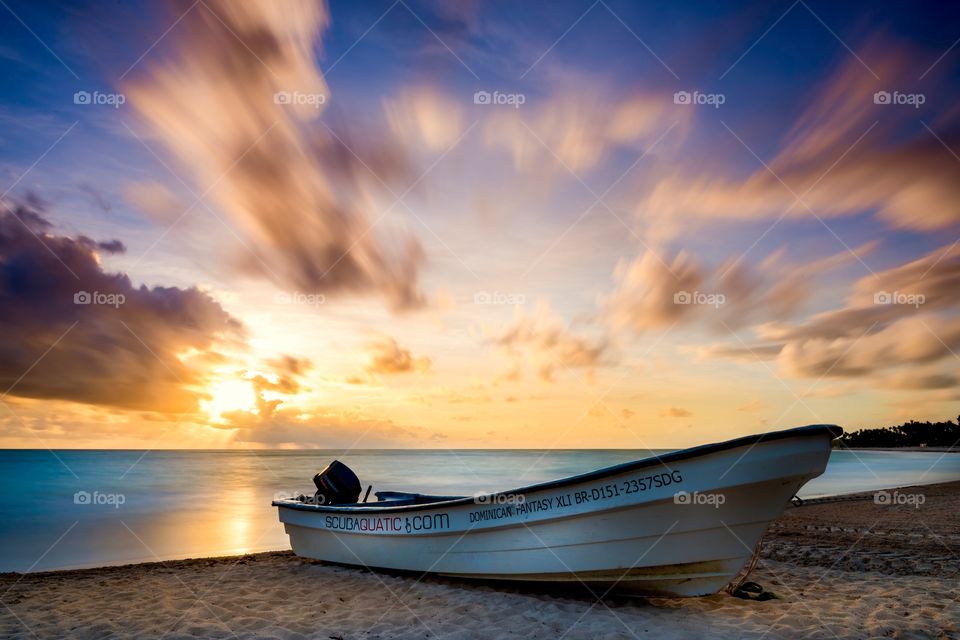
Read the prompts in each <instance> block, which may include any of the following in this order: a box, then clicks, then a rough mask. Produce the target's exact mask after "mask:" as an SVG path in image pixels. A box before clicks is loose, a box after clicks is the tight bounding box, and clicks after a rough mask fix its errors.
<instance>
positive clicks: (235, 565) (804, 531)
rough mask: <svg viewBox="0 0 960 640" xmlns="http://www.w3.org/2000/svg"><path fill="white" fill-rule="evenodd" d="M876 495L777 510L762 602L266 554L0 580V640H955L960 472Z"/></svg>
mask: <svg viewBox="0 0 960 640" xmlns="http://www.w3.org/2000/svg"><path fill="white" fill-rule="evenodd" d="M889 495H890V497H889V499H884V498H882V499H881V501H880V502H881V503H880V504H878V503H877V501H875V499H874V494H873V493H865V494H853V495H850V496H844V497H843V498H841V499H826V500H822V501H812V502H809V503H807V504H805V505H804V506H802V507H799V508H790V509H788V510H787V512H786V513H785V514H784V515H783V516H782V517H781V518H780V519H779V520H777V521H776V522H775V523H774V524H773V525H772V526H771V528H770V531H769V532H768V534H767V536H766V538H765V540H764V544H763V552H762V554H761V559H760V561H759V564H758V566H757V568H756V569H755V570H754V572H753V573H752V574H751V580H753V581H756V582H759V583H760V584H762V585H763V586H764V587H765V588H766V589H767V590H770V591H772V592H773V593H775V594H776V595H777V596H778V598H777V599H773V600H769V601H766V602H756V601H748V600H741V599H738V598H734V597H732V596H730V595H727V594H725V593H722V594H718V595H714V596H710V597H705V598H687V599H668V598H650V599H642V598H630V597H623V596H608V597H606V598H604V599H603V600H602V601H601V600H598V599H597V598H596V597H594V596H593V595H591V594H590V593H589V592H586V591H576V590H573V591H571V590H566V591H548V592H545V591H544V590H542V589H535V588H529V587H517V586H499V585H491V584H475V583H466V582H460V581H454V580H449V579H444V578H436V577H425V578H422V579H418V578H419V576H415V575H409V574H398V573H372V572H370V571H365V570H361V569H354V568H347V567H339V566H329V565H324V564H322V563H319V562H313V561H305V560H302V559H299V558H297V557H295V556H294V555H292V554H291V553H290V552H273V553H262V554H256V555H248V556H239V557H225V558H211V559H198V560H180V561H171V562H165V563H150V564H139V565H129V566H121V567H107V568H99V569H89V570H78V571H61V572H50V573H38V574H26V575H23V574H3V575H2V576H0V590H2V593H3V595H2V597H0V602H2V604H3V607H2V609H0V637H3V638H24V637H37V638H58V637H77V638H110V637H140V638H159V637H164V638H223V637H237V638H330V639H341V638H342V639H343V640H349V639H353V638H357V639H363V638H370V639H378V638H384V639H386V638H418V639H427V638H458V639H460V638H462V639H466V638H491V639H494V638H570V639H577V638H583V639H589V640H596V639H601V638H603V639H606V638H611V639H612V638H644V637H647V638H694V637H697V638H737V637H744V638H797V637H803V638H875V637H889V638H960V518H957V516H956V514H957V513H958V511H960V482H955V483H946V484H939V485H930V486H924V487H912V488H903V489H900V490H898V492H897V494H894V492H893V491H891V492H889ZM918 496H922V497H918ZM918 502H922V504H919V506H918V505H917V503H918Z"/></svg>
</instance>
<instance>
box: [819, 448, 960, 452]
mask: <svg viewBox="0 0 960 640" xmlns="http://www.w3.org/2000/svg"><path fill="white" fill-rule="evenodd" d="M834 451H930V452H932V453H938V452H939V453H960V447H836V448H835V449H834Z"/></svg>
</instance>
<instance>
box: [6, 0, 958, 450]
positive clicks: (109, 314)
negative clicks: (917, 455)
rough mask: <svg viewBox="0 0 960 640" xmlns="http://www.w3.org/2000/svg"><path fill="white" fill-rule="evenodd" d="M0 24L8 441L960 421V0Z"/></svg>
mask: <svg viewBox="0 0 960 640" xmlns="http://www.w3.org/2000/svg"><path fill="white" fill-rule="evenodd" d="M0 15H2V16H3V19H2V20H0V69H2V73H0V180H2V183H0V188H2V189H3V190H4V191H3V192H2V197H0V202H2V206H0V394H2V395H0V447H13V448H141V449H155V448H156V449H169V448H230V447H244V448H264V447H273V448H295V447H311V448H334V449H337V448H343V449H349V448H392V447H424V448H501V447H505V448H542V449H548V448H635V449H648V448H673V447H682V446H690V445H694V444H700V443H705V442H711V441H716V440H722V439H726V438H731V437H735V436H739V435H745V434H748V433H759V432H764V431H770V430H774V429H779V428H786V427H791V426H799V425H803V424H812V423H831V424H839V425H841V426H844V427H846V428H848V429H858V428H863V427H876V426H887V425H892V424H896V423H899V422H902V421H905V420H908V419H918V420H925V419H936V420H939V419H945V418H953V417H954V416H956V415H957V413H958V411H957V407H958V400H960V375H958V366H957V365H958V353H960V322H958V305H960V301H958V296H957V292H958V291H960V155H958V154H960V137H958V133H960V129H958V126H957V125H958V120H960V118H958V116H960V112H958V106H957V105H958V104H960V103H958V100H957V98H958V89H960V82H958V79H960V77H958V69H960V45H958V42H960V40H958V39H960V31H958V30H957V26H956V25H957V24H960V21H958V19H957V18H958V15H957V9H956V8H955V7H950V6H948V3H939V2H929V3H916V2H911V3H907V2H888V3H870V2H849V3H827V2H816V1H813V0H796V1H794V2H769V3H755V4H754V3H744V2H731V3H724V4H723V5H722V6H721V5H718V4H717V3H712V2H703V3H698V2H691V3H673V4H668V5H667V6H662V4H661V3H638V2H618V1H617V0H596V1H595V2H592V3H591V2H590V1H589V0H588V1H586V2H550V3H534V2H524V3H510V2H496V1H494V2H479V1H477V2H473V1H469V0H465V1H462V2H456V3H449V2H440V1H439V0H437V1H414V0H397V1H395V2H390V1H386V2H363V3H356V2H346V1H344V2H340V1H334V2H330V3H329V4H324V3H321V2H312V1H308V0H277V1H274V2H267V1H265V0H264V1H262V2H261V1H252V2H244V3H235V2H228V1H227V0H196V1H195V2H190V1H189V0H187V1H186V2H172V3H145V2H128V3H102V2H89V3H88V2H72V3H48V2H35V1H30V2H22V1H16V0H2V2H0Z"/></svg>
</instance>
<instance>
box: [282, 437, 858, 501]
mask: <svg viewBox="0 0 960 640" xmlns="http://www.w3.org/2000/svg"><path fill="white" fill-rule="evenodd" d="M824 433H827V434H829V435H830V436H831V440H832V439H834V438H839V437H840V436H841V435H843V429H842V428H841V427H839V426H837V425H832V424H811V425H806V426H803V427H794V428H792V429H781V430H779V431H768V432H765V433H758V434H753V435H748V436H741V437H739V438H734V439H732V440H726V441H724V442H713V443H709V444H702V445H698V446H695V447H689V448H687V449H680V450H678V451H671V452H670V453H665V454H663V455H655V456H650V457H647V458H641V459H640V460H632V461H630V462H622V463H620V464H616V465H612V466H609V467H603V468H600V469H595V470H593V471H587V472H586V473H581V474H578V475H573V476H567V477H565V478H558V479H556V480H548V481H546V482H541V483H537V484H533V485H529V486H526V487H520V488H517V489H507V490H505V491H497V492H495V493H489V494H484V495H483V496H463V497H457V498H452V499H449V500H438V501H436V502H424V503H421V504H404V505H394V506H389V505H381V504H379V503H377V502H373V503H358V504H349V505H316V504H305V503H302V502H292V501H290V502H288V501H285V500H274V501H273V502H272V503H271V504H272V506H275V507H279V508H282V509H293V510H297V511H315V512H319V513H361V514H376V513H381V512H384V513H400V512H404V511H429V510H431V509H436V508H446V507H455V506H460V505H465V504H478V500H479V499H480V498H481V497H483V498H492V497H495V496H513V495H518V494H530V493H535V492H538V491H547V490H550V489H556V488H558V487H565V486H569V485H574V484H580V483H582V482H589V481H592V480H597V479H601V478H605V477H608V476H612V475H618V474H621V473H624V472H628V471H635V470H637V469H643V468H645V467H650V466H655V465H661V464H662V465H665V466H667V463H669V462H677V461H680V460H688V459H690V458H697V457H700V456H703V455H709V454H711V453H717V452H720V451H726V450H728V449H736V448H738V447H742V446H747V445H751V446H752V445H756V444H760V443H761V442H770V441H775V440H783V439H785V438H793V437H797V436H800V437H809V436H816V435H822V434H824ZM668 468H669V467H668Z"/></svg>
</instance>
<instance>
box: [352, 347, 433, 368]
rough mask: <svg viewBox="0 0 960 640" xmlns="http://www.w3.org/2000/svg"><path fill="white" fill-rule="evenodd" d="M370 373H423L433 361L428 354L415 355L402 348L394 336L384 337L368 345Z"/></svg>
mask: <svg viewBox="0 0 960 640" xmlns="http://www.w3.org/2000/svg"><path fill="white" fill-rule="evenodd" d="M368 351H369V358H370V363H369V364H368V365H367V371H368V372H370V373H380V374H394V373H412V372H420V373H423V372H425V371H427V370H428V369H429V368H430V365H431V364H432V361H431V360H430V358H428V357H426V356H420V357H414V355H413V354H412V353H411V352H410V350H409V349H404V348H402V347H401V346H400V345H399V344H397V341H396V340H394V339H393V338H383V339H381V340H377V341H376V342H372V343H370V345H369V346H368Z"/></svg>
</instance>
